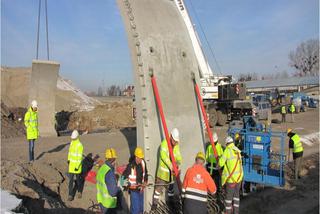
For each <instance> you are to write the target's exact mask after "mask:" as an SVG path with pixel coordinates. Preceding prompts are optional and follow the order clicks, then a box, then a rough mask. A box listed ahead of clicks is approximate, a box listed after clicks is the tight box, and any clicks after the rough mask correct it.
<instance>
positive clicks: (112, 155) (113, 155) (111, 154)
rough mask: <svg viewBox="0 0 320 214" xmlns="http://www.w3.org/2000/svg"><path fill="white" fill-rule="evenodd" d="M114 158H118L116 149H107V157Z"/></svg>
mask: <svg viewBox="0 0 320 214" xmlns="http://www.w3.org/2000/svg"><path fill="white" fill-rule="evenodd" d="M112 158H117V153H116V150H114V149H113V148H111V149H106V159H112Z"/></svg>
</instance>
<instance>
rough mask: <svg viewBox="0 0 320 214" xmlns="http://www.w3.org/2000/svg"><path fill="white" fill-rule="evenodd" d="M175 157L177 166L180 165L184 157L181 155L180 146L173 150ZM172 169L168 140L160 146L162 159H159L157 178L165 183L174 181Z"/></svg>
mask: <svg viewBox="0 0 320 214" xmlns="http://www.w3.org/2000/svg"><path fill="white" fill-rule="evenodd" d="M173 155H174V158H175V161H176V163H177V165H180V164H181V161H182V157H181V153H180V147H179V144H178V145H176V146H175V147H174V148H173ZM171 168H172V163H171V159H170V154H169V148H168V144H167V141H166V140H163V141H162V142H161V146H160V157H159V166H158V171H157V177H158V178H160V179H162V180H164V181H167V182H170V181H171V180H172V179H173V172H170V169H171ZM170 174H171V176H170Z"/></svg>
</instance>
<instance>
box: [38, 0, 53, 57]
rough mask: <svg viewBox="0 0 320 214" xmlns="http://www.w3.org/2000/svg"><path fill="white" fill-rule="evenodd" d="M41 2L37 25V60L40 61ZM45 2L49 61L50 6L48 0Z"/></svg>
mask: <svg viewBox="0 0 320 214" xmlns="http://www.w3.org/2000/svg"><path fill="white" fill-rule="evenodd" d="M41 1H42V0H39V9H38V23H37V51H36V59H39V41H40V23H41ZM44 1H45V2H44V3H45V16H46V40H47V59H48V60H49V59H50V57H49V24H48V4H47V0H44Z"/></svg>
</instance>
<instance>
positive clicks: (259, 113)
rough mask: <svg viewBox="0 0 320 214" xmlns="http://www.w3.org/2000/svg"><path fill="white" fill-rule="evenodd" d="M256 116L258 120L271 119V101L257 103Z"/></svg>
mask: <svg viewBox="0 0 320 214" xmlns="http://www.w3.org/2000/svg"><path fill="white" fill-rule="evenodd" d="M255 106H256V107H255V112H256V118H257V119H258V120H268V121H270V120H271V105H270V103H269V102H256V103H255Z"/></svg>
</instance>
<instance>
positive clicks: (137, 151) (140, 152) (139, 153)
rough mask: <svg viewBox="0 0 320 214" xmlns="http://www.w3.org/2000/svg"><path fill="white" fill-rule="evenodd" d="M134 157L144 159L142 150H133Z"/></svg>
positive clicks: (138, 148)
mask: <svg viewBox="0 0 320 214" xmlns="http://www.w3.org/2000/svg"><path fill="white" fill-rule="evenodd" d="M134 156H136V157H138V158H144V154H143V150H142V149H141V148H140V147H137V148H136V150H134Z"/></svg>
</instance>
